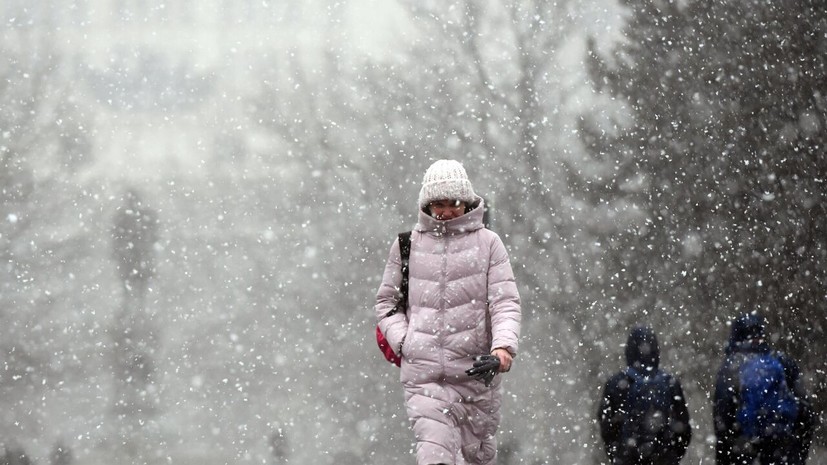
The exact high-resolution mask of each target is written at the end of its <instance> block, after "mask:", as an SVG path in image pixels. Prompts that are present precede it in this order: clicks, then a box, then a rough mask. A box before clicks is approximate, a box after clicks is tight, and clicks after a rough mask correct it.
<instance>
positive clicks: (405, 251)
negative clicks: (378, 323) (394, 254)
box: [385, 231, 411, 318]
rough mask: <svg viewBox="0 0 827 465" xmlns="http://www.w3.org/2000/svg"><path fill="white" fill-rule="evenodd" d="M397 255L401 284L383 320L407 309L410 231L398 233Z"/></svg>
mask: <svg viewBox="0 0 827 465" xmlns="http://www.w3.org/2000/svg"><path fill="white" fill-rule="evenodd" d="M399 255H400V257H401V258H402V283H400V285H399V300H397V301H396V305H395V306H394V307H393V309H391V310H390V311H389V312H388V313H386V314H385V318H387V317H389V316H392V315H396V314H397V313H399V312H402V313H405V311H406V309H407V308H408V270H409V268H410V267H409V266H408V263H409V262H410V259H411V231H406V232H403V233H399Z"/></svg>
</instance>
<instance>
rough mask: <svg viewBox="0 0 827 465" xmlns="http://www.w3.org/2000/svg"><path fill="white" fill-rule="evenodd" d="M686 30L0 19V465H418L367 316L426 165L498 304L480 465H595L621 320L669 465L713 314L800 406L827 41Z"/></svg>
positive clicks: (375, 5) (351, 15)
mask: <svg viewBox="0 0 827 465" xmlns="http://www.w3.org/2000/svg"><path fill="white" fill-rule="evenodd" d="M805 3H807V2H805ZM647 5H649V6H651V5H656V6H652V7H651V8H649V6H647ZM693 8H697V9H700V11H696V10H694V9H693ZM703 8H704V7H703V6H701V5H700V4H698V3H696V2H678V3H677V4H676V3H674V2H643V1H634V0H630V1H624V2H622V5H621V4H616V3H615V2H604V1H594V2H592V1H585V0H584V1H566V0H563V1H558V2H540V1H516V2H479V1H474V0H469V1H463V2H442V1H431V0H418V1H404V0H401V1H379V0H351V1H348V0H343V1H339V2H333V1H322V0H308V1H279V0H265V1H263V0H232V1H229V0H172V1H170V2H160V1H157V2H146V1H140V0H73V1H70V2H53V1H43V2H30V1H24V0H5V1H4V2H3V3H2V5H0V20H2V21H3V32H2V39H3V40H2V45H0V47H1V48H2V50H3V54H2V57H3V58H2V60H0V74H2V78H3V79H2V84H0V258H1V259H2V260H0V354H2V361H3V364H2V365H0V390H2V395H0V404H2V405H0V407H2V408H0V444H2V446H3V447H4V448H5V449H6V450H7V451H24V452H25V453H26V454H27V456H28V457H29V459H30V460H31V461H32V463H36V464H54V465H57V464H62V465H68V464H70V463H78V464H80V463H83V464H90V465H96V464H110V463H119V464H132V463H134V464H139V463H141V464H144V463H147V464H161V463H174V464H184V465H186V464H190V463H191V464H196V463H197V464H206V465H211V464H215V465H218V464H282V463H292V464H298V463H302V464H321V465H324V464H331V465H333V464H336V465H350V464H364V463H389V462H396V463H413V461H414V460H413V457H412V455H411V451H412V449H413V436H412V433H411V432H410V431H409V430H408V426H407V419H406V417H405V412H404V408H403V405H402V401H403V393H402V388H401V386H400V385H399V382H398V369H397V368H396V367H394V366H391V365H389V364H387V363H386V362H385V361H384V360H383V359H382V357H381V355H380V353H379V351H378V349H377V348H376V346H375V342H374V335H373V331H374V327H375V321H374V314H373V309H372V307H373V303H374V296H375V292H376V290H377V288H378V286H379V279H380V277H381V273H382V270H383V267H384V264H385V260H386V258H387V254H388V250H389V247H390V245H391V242H392V240H393V238H394V237H395V235H396V233H397V232H400V231H404V230H408V229H410V228H411V227H412V226H413V224H414V223H415V220H416V211H415V208H416V204H415V199H416V196H417V194H418V191H419V183H420V181H421V177H422V174H423V173H424V170H425V169H426V168H427V166H428V165H429V164H430V163H431V162H433V161H434V160H436V159H440V158H453V159H458V160H461V161H462V162H463V163H464V165H465V167H466V168H467V171H468V173H469V176H470V177H471V179H472V181H473V183H474V188H475V190H476V191H477V192H478V193H479V194H481V195H483V196H484V197H485V198H486V202H488V203H489V204H490V206H491V208H492V210H491V228H492V229H493V230H495V231H496V232H497V233H498V234H500V236H501V237H502V238H503V240H504V242H505V244H506V246H507V247H508V249H509V253H510V256H511V260H512V265H513V267H514V270H515V273H516V275H517V280H518V284H519V286H520V292H521V295H522V298H523V318H524V326H523V336H522V341H521V350H522V352H521V354H520V355H519V357H518V358H517V359H516V361H515V366H514V369H513V370H512V372H511V373H509V374H508V379H507V380H506V381H505V383H504V389H505V394H506V395H505V405H504V415H503V417H504V419H503V423H502V425H501V430H500V436H499V440H500V459H499V462H498V463H500V464H501V465H514V464H528V465H535V464H566V465H568V464H574V463H579V464H599V463H603V462H605V460H606V458H605V456H604V454H603V451H602V446H601V443H600V440H599V437H598V434H597V433H598V431H597V427H596V424H595V423H594V417H595V412H596V405H597V404H596V402H597V400H598V398H599V395H600V390H601V388H602V383H603V381H604V380H605V378H606V377H607V376H609V375H610V374H611V373H612V372H614V371H616V370H618V369H620V368H622V366H623V365H624V363H625V362H624V359H623V346H624V344H625V340H626V336H627V334H628V329H629V328H630V327H631V325H633V324H634V323H638V322H642V323H647V324H649V325H651V326H653V328H654V329H655V330H656V331H657V332H658V334H659V336H660V338H661V350H662V354H661V365H662V367H663V368H665V369H666V370H669V371H670V372H673V373H675V374H677V375H678V376H680V377H681V379H682V382H683V385H684V389H685V391H686V392H687V396H688V398H689V399H688V400H689V407H690V414H691V417H692V424H693V429H694V435H693V439H692V444H691V446H690V451H689V455H688V457H687V458H686V459H684V463H704V464H705V463H712V462H713V460H714V437H713V436H712V425H711V421H712V412H711V406H710V400H709V399H710V396H711V386H712V382H713V377H714V373H715V370H716V369H717V364H718V363H719V361H720V358H721V357H722V347H723V344H724V342H725V341H726V338H727V336H728V331H729V326H728V322H729V321H730V320H731V318H732V317H734V316H735V315H737V314H738V313H740V312H741V311H744V310H748V309H759V310H761V311H763V312H764V313H765V314H766V316H767V319H768V321H769V322H770V325H771V331H770V332H771V334H772V338H773V339H772V340H773V343H774V344H776V345H777V346H778V347H779V348H781V349H784V350H786V351H788V352H790V353H792V354H793V355H794V356H795V357H796V358H797V359H798V360H799V363H800V364H801V368H802V372H803V374H804V375H803V377H804V379H805V382H806V384H807V387H808V389H809V391H810V392H811V393H814V394H816V395H819V397H817V399H823V398H825V397H824V396H825V393H824V387H825V370H826V369H827V367H825V361H824V360H825V357H824V341H825V340H827V339H825V338H824V330H825V328H826V327H827V322H826V321H825V315H826V314H827V313H825V312H827V309H825V306H827V297H826V296H825V293H824V289H825V287H824V280H825V271H824V265H823V264H824V263H825V260H827V254H826V253H825V251H826V250H827V247H825V238H827V233H826V232H827V225H826V224H825V220H824V218H827V215H825V212H824V208H823V206H822V205H824V204H825V202H824V201H825V200H826V199H825V187H824V186H825V184H824V176H825V175H827V174H826V173H827V161H825V155H824V139H825V131H827V125H825V121H827V118H826V117H825V111H827V110H825V109H827V102H825V95H827V88H825V85H824V83H823V82H822V81H823V80H819V79H814V78H813V76H814V75H818V76H820V74H818V73H815V74H814V70H818V69H821V73H822V74H823V63H824V58H823V57H824V56H827V46H826V45H825V41H826V40H827V39H825V33H827V31H825V26H824V25H825V24H827V22H825V18H824V13H822V12H820V10H817V9H816V10H808V9H807V8H808V6H807V5H803V6H801V7H800V8H801V12H796V13H793V16H789V15H787V13H786V12H780V11H776V10H775V9H773V8H769V7H767V8H766V9H763V8H757V10H756V11H757V12H756V13H755V15H746V14H744V12H743V11H740V10H739V9H738V8H737V7H736V6H733V7H731V8H729V7H728V6H727V5H720V6H714V7H713V6H709V7H708V8H710V9H711V10H710V11H706V10H703ZM764 10H766V11H764ZM758 13H761V14H762V15H764V16H760V15H759V14H758ZM794 14H800V15H801V18H810V19H808V20H807V21H804V22H803V24H804V26H802V25H800V24H799V23H800V22H801V21H803V20H801V21H800V18H799V17H798V16H794ZM785 15H787V16H785ZM701 17H702V18H714V19H716V20H718V21H721V23H722V24H727V29H726V30H729V29H728V28H729V27H730V26H729V24H730V22H734V23H733V24H735V25H736V26H738V27H737V28H736V32H737V34H736V33H735V32H733V33H732V34H731V35H726V36H725V37H718V36H716V35H715V34H716V31H720V30H724V29H723V28H716V26H715V25H716V24H717V23H715V22H714V21H707V22H699V21H697V20H696V19H695V18H701ZM664 18H665V19H664ZM768 18H769V19H768ZM736 19H737V20H738V21H736ZM752 21H754V22H752ZM785 21H786V22H785ZM710 22H711V25H710ZM769 23H771V24H772V25H773V26H772V27H773V29H772V30H773V31H774V33H775V35H772V34H765V33H763V32H762V30H761V29H760V27H758V26H755V25H756V24H769ZM805 26H806V27H807V29H806V31H805V32H806V34H805V32H801V33H800V34H799V33H790V31H791V30H792V29H793V28H794V27H795V28H804V27H805ZM705 27H708V29H704V28H705ZM733 27H734V26H733ZM796 30H798V29H796ZM768 37H769V38H768ZM772 37H777V38H778V40H777V41H776V42H772V43H770V44H769V45H768V44H767V43H764V42H761V41H771V40H774V39H772ZM802 37H805V38H812V39H811V41H810V42H808V40H810V39H806V40H805V39H802ZM589 39H591V40H589ZM799 42H801V43H805V44H810V45H808V46H807V47H811V48H807V47H805V46H803V45H802V46H801V47H799V48H794V49H792V51H790V50H786V49H783V47H784V46H789V45H785V44H791V43H792V44H793V45H795V44H798V43H799ZM779 44H780V45H779ZM773 46H778V47H779V50H780V51H774V50H775V49H774V48H773ZM790 47H792V46H790ZM801 50H804V51H803V52H802V51H801ZM808 50H809V51H808ZM794 53H802V54H803V57H804V58H801V59H798V58H799V57H798V55H794ZM787 58H789V60H790V61H789V62H785V59H787ZM747 59H752V60H754V61H753V62H747V61H743V60H747ZM765 65H766V66H765ZM819 66H822V68H819ZM744 70H750V72H746V71H744ZM768 70H769V71H768ZM773 70H778V71H777V72H775V73H774V71H773ZM762 73H765V74H762ZM755 89H758V90H755ZM759 98H765V100H761V101H753V99H759ZM773 99H775V100H773ZM819 402H821V403H819ZM822 405H823V400H821V401H817V402H816V406H817V408H819V409H821V408H822V407H821V406H822ZM822 436H823V435H822V434H821V432H820V431H819V432H818V433H817V435H816V437H817V439H816V442H817V444H819V446H820V445H821V444H823V443H824V440H823V438H822ZM819 450H821V449H819ZM0 452H1V451H0ZM811 457H812V460H813V463H818V460H823V459H820V457H819V454H818V453H813V454H811Z"/></svg>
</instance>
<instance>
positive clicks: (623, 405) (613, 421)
mask: <svg viewBox="0 0 827 465" xmlns="http://www.w3.org/2000/svg"><path fill="white" fill-rule="evenodd" d="M659 362H660V350H659V348H658V340H657V337H656V336H655V333H654V331H652V330H651V329H650V328H646V327H636V328H634V329H633V330H632V331H631V333H630V334H629V339H628V341H627V342H626V363H627V364H628V366H629V369H634V370H636V371H637V372H639V373H646V374H647V375H648V374H651V375H653V376H654V375H655V374H656V373H658V372H663V371H662V370H659V369H658V364H659ZM627 370H628V369H627ZM627 370H623V371H620V372H618V373H616V374H615V375H613V376H612V377H611V378H609V380H608V381H607V382H606V384H605V386H604V388H603V397H602V399H601V401H600V408H599V410H598V412H597V419H598V422H599V424H600V434H601V436H602V438H603V442H604V444H605V448H606V453H607V454H608V455H609V458H610V459H611V463H612V464H613V465H643V464H657V465H661V464H664V465H666V464H670V465H671V464H677V463H678V462H679V461H680V459H681V458H682V457H683V456H684V454H685V453H686V449H687V447H688V446H689V441H690V439H691V437H692V429H691V426H690V424H689V410H688V409H687V406H686V398H685V397H684V395H683V389H682V388H681V384H680V381H678V379H677V378H675V377H674V376H670V375H668V374H666V376H667V377H668V379H669V386H670V396H669V397H670V398H671V399H672V405H671V409H670V413H669V425H670V427H671V439H670V441H669V444H668V449H669V450H668V451H666V454H665V455H664V456H663V457H662V458H661V460H660V461H657V462H652V461H645V462H642V461H641V460H640V459H639V458H637V457H634V456H633V454H631V453H630V451H629V450H628V448H626V447H624V444H625V443H626V440H627V439H628V438H623V437H622V436H623V424H624V422H625V421H627V420H628V419H627V415H626V412H628V405H627V397H628V392H629V386H630V385H631V384H632V383H633V382H634V378H632V376H630V375H629V374H628V373H627Z"/></svg>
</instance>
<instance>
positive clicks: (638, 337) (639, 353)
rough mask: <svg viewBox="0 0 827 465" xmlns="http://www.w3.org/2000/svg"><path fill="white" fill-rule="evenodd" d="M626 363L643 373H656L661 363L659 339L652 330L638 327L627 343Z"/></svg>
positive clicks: (633, 330)
mask: <svg viewBox="0 0 827 465" xmlns="http://www.w3.org/2000/svg"><path fill="white" fill-rule="evenodd" d="M626 363H627V364H628V365H629V366H630V367H632V368H634V369H636V370H638V371H641V372H654V371H656V370H657V369H658V364H659V363H660V349H659V348H658V338H657V336H655V332H654V331H652V329H651V328H649V327H646V326H638V327H636V328H634V329H632V331H631V333H629V339H628V340H627V341H626Z"/></svg>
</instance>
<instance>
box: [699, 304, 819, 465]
mask: <svg viewBox="0 0 827 465" xmlns="http://www.w3.org/2000/svg"><path fill="white" fill-rule="evenodd" d="M765 326H766V322H765V320H764V318H763V317H762V316H761V315H759V314H758V313H755V312H752V313H746V314H743V315H741V316H739V317H738V318H737V319H736V320H735V321H734V322H733V324H732V329H731V332H730V337H729V341H728V342H727V345H726V350H725V352H726V356H725V357H724V360H723V362H722V363H721V367H720V369H719V370H718V375H717V378H716V381H715V396H714V404H713V415H714V420H715V424H714V426H715V436H716V446H715V457H716V462H717V463H718V465H744V464H746V465H752V464H753V462H754V461H755V460H756V459H758V460H759V463H760V464H761V465H769V464H773V465H803V464H804V463H805V462H806V460H807V454H808V453H809V449H810V443H811V441H812V430H813V423H814V415H813V409H812V405H811V404H810V402H809V400H808V398H807V394H806V391H805V389H804V387H803V385H802V382H801V376H800V371H799V369H798V365H797V364H796V363H795V361H794V360H793V359H791V358H790V357H788V356H787V355H786V354H784V353H782V352H779V351H775V350H772V349H771V347H770V345H769V343H768V342H767V339H766V335H765ZM756 356H763V357H765V358H767V357H768V358H771V359H775V360H778V362H779V363H780V365H781V367H782V368H783V375H782V376H783V377H784V378H785V380H784V381H785V383H786V386H787V388H786V389H787V390H788V391H791V395H792V396H793V397H794V404H793V406H792V408H791V409H790V410H791V411H792V412H794V413H793V414H792V415H794V417H793V419H792V420H791V421H790V423H791V425H792V426H790V427H789V428H787V430H789V431H787V430H785V431H784V432H783V433H781V432H778V433H774V432H769V433H764V434H757V433H752V434H748V433H747V431H746V430H747V429H748V428H747V427H745V425H742V424H741V421H744V420H741V421H739V413H741V412H742V410H743V408H744V406H746V405H747V402H746V401H745V400H744V399H742V384H743V382H742V376H744V375H743V374H742V372H741V366H742V364H744V363H745V362H746V361H747V360H749V359H750V358H753V357H756ZM741 418H745V417H741ZM767 430H769V428H763V431H767ZM759 436H763V437H759Z"/></svg>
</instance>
